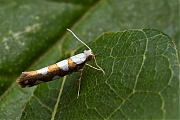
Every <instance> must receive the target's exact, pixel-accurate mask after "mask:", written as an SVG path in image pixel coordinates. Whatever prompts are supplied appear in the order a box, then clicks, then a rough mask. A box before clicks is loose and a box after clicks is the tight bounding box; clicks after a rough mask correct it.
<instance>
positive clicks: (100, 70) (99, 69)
mask: <svg viewBox="0 0 180 120" xmlns="http://www.w3.org/2000/svg"><path fill="white" fill-rule="evenodd" d="M85 65H87V66H89V67H91V68H93V69H95V70H100V71H101V69H99V68H96V67H94V66H92V65H90V64H87V63H86V64H85Z"/></svg>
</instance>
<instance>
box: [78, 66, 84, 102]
mask: <svg viewBox="0 0 180 120" xmlns="http://www.w3.org/2000/svg"><path fill="white" fill-rule="evenodd" d="M78 72H80V76H79V79H78V81H79V83H78V94H77V99H78V98H79V94H80V89H81V79H82V72H83V69H80V70H78Z"/></svg>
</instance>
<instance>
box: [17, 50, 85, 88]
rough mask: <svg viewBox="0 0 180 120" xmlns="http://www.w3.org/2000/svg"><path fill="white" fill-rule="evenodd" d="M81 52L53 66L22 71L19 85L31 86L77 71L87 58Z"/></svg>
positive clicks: (18, 80)
mask: <svg viewBox="0 0 180 120" xmlns="http://www.w3.org/2000/svg"><path fill="white" fill-rule="evenodd" d="M82 54H83V53H81V54H78V55H75V57H72V58H69V59H66V60H63V61H60V62H58V63H56V64H53V65H51V66H48V67H45V68H42V69H39V70H36V71H29V72H22V74H21V76H20V77H19V78H18V79H17V82H18V84H19V86H21V87H23V88H24V87H26V86H27V87H31V86H34V85H37V84H40V83H43V82H49V81H52V80H54V79H57V78H60V77H63V76H65V75H67V74H70V73H72V72H77V71H79V70H80V69H82V68H83V66H84V64H85V62H86V59H84V56H85V55H84V56H83V55H82ZM78 57H81V58H78Z"/></svg>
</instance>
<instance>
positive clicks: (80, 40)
mask: <svg viewBox="0 0 180 120" xmlns="http://www.w3.org/2000/svg"><path fill="white" fill-rule="evenodd" d="M67 30H68V31H69V32H71V33H72V34H73V35H74V37H75V38H76V39H77V40H79V41H80V42H81V43H82V44H84V45H85V46H86V47H87V48H88V49H89V50H91V48H90V47H89V46H87V45H86V43H84V42H83V41H82V40H80V39H79V38H78V37H77V36H76V35H75V34H74V33H73V31H71V30H70V29H68V28H67Z"/></svg>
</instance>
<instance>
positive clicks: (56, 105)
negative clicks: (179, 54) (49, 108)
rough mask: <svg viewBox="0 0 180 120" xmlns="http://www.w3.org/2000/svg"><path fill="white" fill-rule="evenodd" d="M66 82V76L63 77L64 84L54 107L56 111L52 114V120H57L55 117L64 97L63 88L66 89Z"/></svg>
mask: <svg viewBox="0 0 180 120" xmlns="http://www.w3.org/2000/svg"><path fill="white" fill-rule="evenodd" d="M65 81H66V76H64V77H63V80H62V84H61V89H60V90H59V94H58V98H57V101H56V104H55V106H54V110H53V112H52V117H51V120H54V118H55V115H56V112H57V109H58V104H59V102H60V100H61V95H62V91H63V88H64V84H65Z"/></svg>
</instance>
